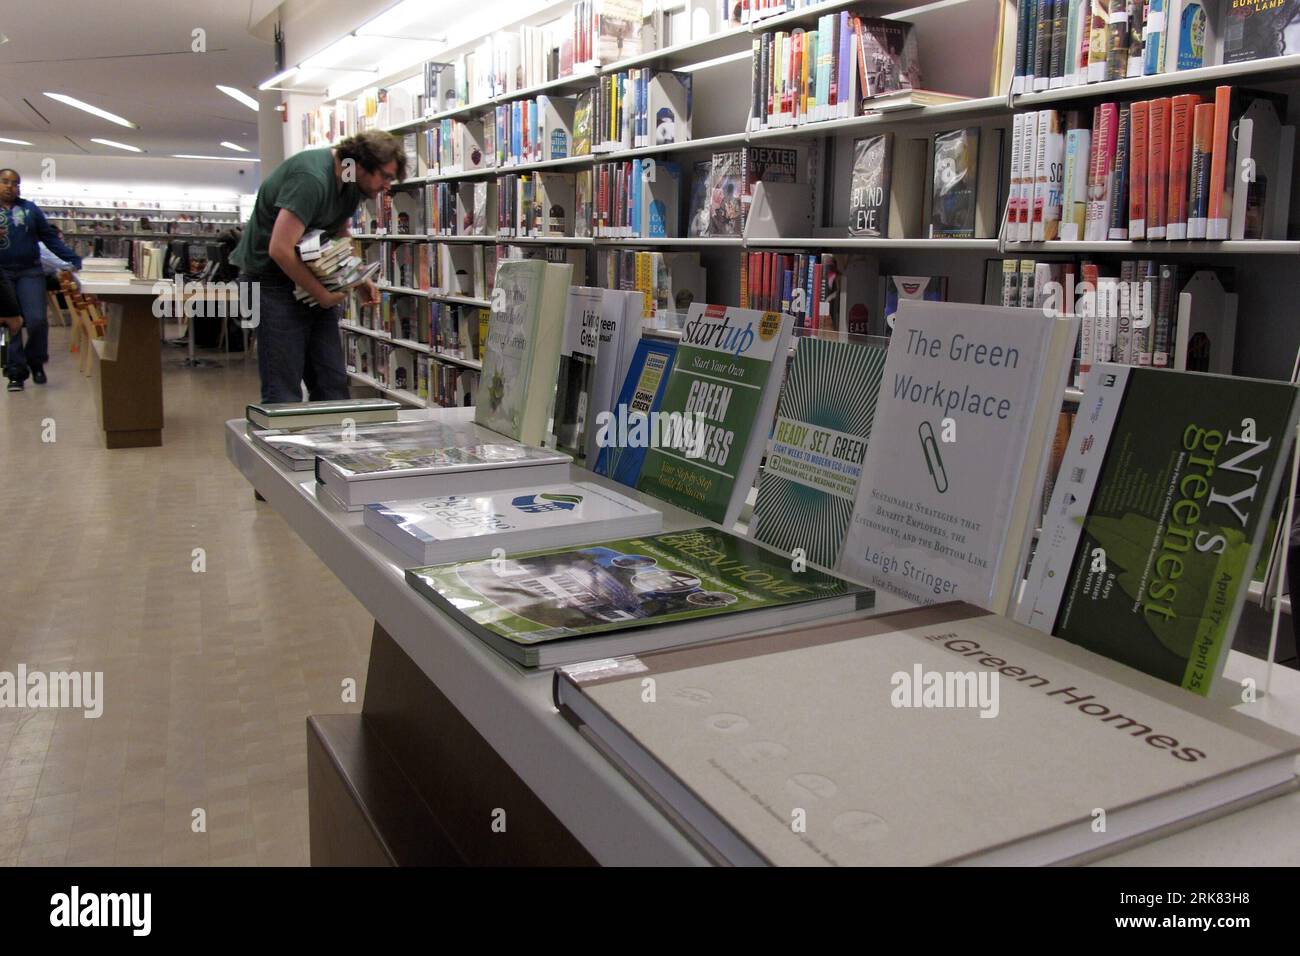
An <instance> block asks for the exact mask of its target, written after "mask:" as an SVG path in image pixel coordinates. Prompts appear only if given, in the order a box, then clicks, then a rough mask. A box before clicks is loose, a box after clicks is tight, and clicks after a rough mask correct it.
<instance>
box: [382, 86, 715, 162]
mask: <svg viewBox="0 0 1300 956" xmlns="http://www.w3.org/2000/svg"><path fill="white" fill-rule="evenodd" d="M691 89H692V84H691V77H690V75H689V74H686V73H672V72H667V71H659V72H656V71H654V70H651V69H649V68H638V69H633V70H627V71H624V72H622V73H617V74H609V75H606V76H601V77H600V78H599V79H598V80H596V81H594V86H593V88H592V89H590V90H584V91H583V92H581V93H579V94H577V95H576V96H546V95H541V96H536V97H533V98H531V99H522V100H514V101H512V102H509V103H501V104H498V105H497V106H496V107H494V108H493V109H491V110H490V111H489V112H488V113H487V115H486V116H484V117H482V118H471V119H464V120H462V119H457V118H450V117H447V118H443V119H441V120H439V121H438V122H437V123H435V124H433V125H431V126H430V127H429V128H428V129H426V130H424V132H423V133H422V134H417V133H414V132H411V133H406V134H405V135H404V137H403V143H404V146H405V148H406V153H407V157H408V160H413V161H414V162H413V163H412V165H411V174H412V176H414V177H417V178H418V177H424V176H428V175H453V174H457V173H465V172H471V171H473V170H476V169H494V168H495V169H506V168H509V167H511V166H518V165H523V164H526V163H541V162H551V161H554V160H559V159H569V158H571V157H575V156H586V155H590V154H592V153H601V152H611V151H615V150H623V149H635V148H640V147H647V146H664V145H667V144H670V143H684V142H686V141H688V140H689V139H690V138H691V112H692V101H691Z"/></svg>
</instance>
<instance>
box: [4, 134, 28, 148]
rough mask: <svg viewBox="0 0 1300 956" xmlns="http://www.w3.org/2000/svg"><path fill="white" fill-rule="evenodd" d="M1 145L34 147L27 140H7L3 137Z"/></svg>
mask: <svg viewBox="0 0 1300 956" xmlns="http://www.w3.org/2000/svg"><path fill="white" fill-rule="evenodd" d="M0 143H13V144H14V145H15V146H30V145H32V144H31V143H29V142H27V140H25V139H5V137H3V136H0Z"/></svg>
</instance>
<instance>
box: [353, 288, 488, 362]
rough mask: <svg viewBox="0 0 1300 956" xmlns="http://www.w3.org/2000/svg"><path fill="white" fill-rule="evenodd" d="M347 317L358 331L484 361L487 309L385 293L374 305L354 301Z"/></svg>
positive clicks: (462, 357) (446, 353)
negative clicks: (362, 330)
mask: <svg viewBox="0 0 1300 956" xmlns="http://www.w3.org/2000/svg"><path fill="white" fill-rule="evenodd" d="M344 315H345V321H346V322H347V323H348V324H350V325H353V326H356V327H357V328H360V329H367V330H369V331H371V332H377V333H379V334H380V335H383V336H387V337H389V338H392V339H400V340H402V342H407V343H415V344H417V345H424V346H428V347H429V348H431V349H432V350H433V351H434V352H436V353H439V354H445V355H448V356H451V357H453V358H458V359H465V360H468V361H480V360H481V359H482V358H483V343H484V342H485V341H486V340H487V310H486V309H480V308H478V307H476V306H468V305H457V304H454V303H447V302H438V301H433V300H426V299H421V298H418V297H416V296H409V295H400V294H393V293H389V292H381V293H380V296H379V301H378V302H377V303H372V304H363V303H361V302H359V301H358V300H357V298H356V297H355V296H354V297H352V298H350V300H349V301H348V304H347V306H346V311H345V313H344ZM399 344H400V343H399Z"/></svg>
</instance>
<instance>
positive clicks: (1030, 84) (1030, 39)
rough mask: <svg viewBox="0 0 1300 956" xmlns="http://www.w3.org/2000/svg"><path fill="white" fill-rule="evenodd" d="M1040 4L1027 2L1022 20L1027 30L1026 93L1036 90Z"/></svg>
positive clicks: (1033, 1) (1037, 0)
mask: <svg viewBox="0 0 1300 956" xmlns="http://www.w3.org/2000/svg"><path fill="white" fill-rule="evenodd" d="M1038 2H1039V0H1025V4H1024V9H1025V15H1024V17H1023V18H1022V19H1023V22H1024V30H1025V80H1024V84H1023V88H1024V90H1025V91H1026V92H1028V91H1030V90H1032V89H1034V81H1035V80H1036V79H1037V77H1036V76H1035V74H1034V70H1035V64H1036V63H1037V62H1038Z"/></svg>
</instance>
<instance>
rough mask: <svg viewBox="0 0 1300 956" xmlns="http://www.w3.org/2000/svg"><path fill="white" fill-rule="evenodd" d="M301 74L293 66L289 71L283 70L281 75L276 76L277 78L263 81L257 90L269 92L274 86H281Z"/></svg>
mask: <svg viewBox="0 0 1300 956" xmlns="http://www.w3.org/2000/svg"><path fill="white" fill-rule="evenodd" d="M299 72H300V70H299V68H298V67H296V66H291V67H289V69H287V70H281V71H280V72H279V73H277V74H275V76H273V77H271V78H270V79H269V80H263V81H262V82H261V83H258V84H257V88H258V89H259V90H269V89H271V88H272V87H274V86H279V85H280V84H281V83H283V82H284V81H285V80H288V79H292V78H293V77H295V76H297V75H298V73H299Z"/></svg>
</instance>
